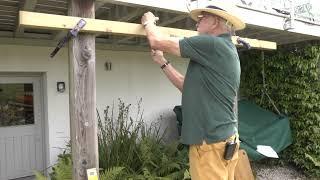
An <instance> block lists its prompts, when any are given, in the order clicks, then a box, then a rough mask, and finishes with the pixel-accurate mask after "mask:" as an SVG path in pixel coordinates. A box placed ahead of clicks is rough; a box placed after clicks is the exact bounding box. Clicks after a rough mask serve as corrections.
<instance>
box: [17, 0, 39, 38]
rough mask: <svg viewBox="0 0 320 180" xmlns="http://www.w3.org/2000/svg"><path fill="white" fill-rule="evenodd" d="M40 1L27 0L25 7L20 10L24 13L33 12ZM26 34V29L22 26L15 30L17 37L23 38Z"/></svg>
mask: <svg viewBox="0 0 320 180" xmlns="http://www.w3.org/2000/svg"><path fill="white" fill-rule="evenodd" d="M37 2H38V0H25V1H24V3H23V6H22V7H20V10H23V11H33V10H34V9H35V7H36V5H37ZM23 33H24V28H23V27H21V26H19V25H18V26H17V28H16V30H15V37H18V36H22V35H23Z"/></svg>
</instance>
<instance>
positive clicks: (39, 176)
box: [34, 172, 48, 180]
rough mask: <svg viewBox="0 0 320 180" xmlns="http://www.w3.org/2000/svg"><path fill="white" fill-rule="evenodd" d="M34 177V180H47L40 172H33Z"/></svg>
mask: <svg viewBox="0 0 320 180" xmlns="http://www.w3.org/2000/svg"><path fill="white" fill-rule="evenodd" d="M34 175H35V176H36V180H47V179H48V178H47V177H45V176H44V175H43V174H41V173H40V172H35V173H34Z"/></svg>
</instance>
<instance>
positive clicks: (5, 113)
mask: <svg viewBox="0 0 320 180" xmlns="http://www.w3.org/2000/svg"><path fill="white" fill-rule="evenodd" d="M40 80H41V78H40V76H34V77H18V76H4V75H0V179H1V180H7V179H14V178H20V177H26V176H30V175H33V173H34V171H35V170H38V171H39V170H43V169H44V167H43V166H44V158H43V157H44V153H43V152H44V151H43V144H44V143H43V140H44V137H43V134H44V133H43V127H42V124H43V120H42V118H41V117H42V116H41V112H42V110H41V106H42V104H41V102H42V101H41V93H40V92H41V91H40V90H41V88H40V87H41V83H40V82H41V81H40Z"/></svg>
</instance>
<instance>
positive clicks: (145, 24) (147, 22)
mask: <svg viewBox="0 0 320 180" xmlns="http://www.w3.org/2000/svg"><path fill="white" fill-rule="evenodd" d="M150 23H151V22H150V21H146V22H144V23H143V27H144V28H146V27H147V25H148V24H150ZM153 24H154V25H156V21H153Z"/></svg>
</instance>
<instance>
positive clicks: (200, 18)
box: [197, 12, 215, 22]
mask: <svg viewBox="0 0 320 180" xmlns="http://www.w3.org/2000/svg"><path fill="white" fill-rule="evenodd" d="M214 16H215V15H213V14H210V13H205V12H203V13H201V14H199V15H198V17H197V18H198V22H199V21H201V20H202V19H203V18H208V17H214Z"/></svg>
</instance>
